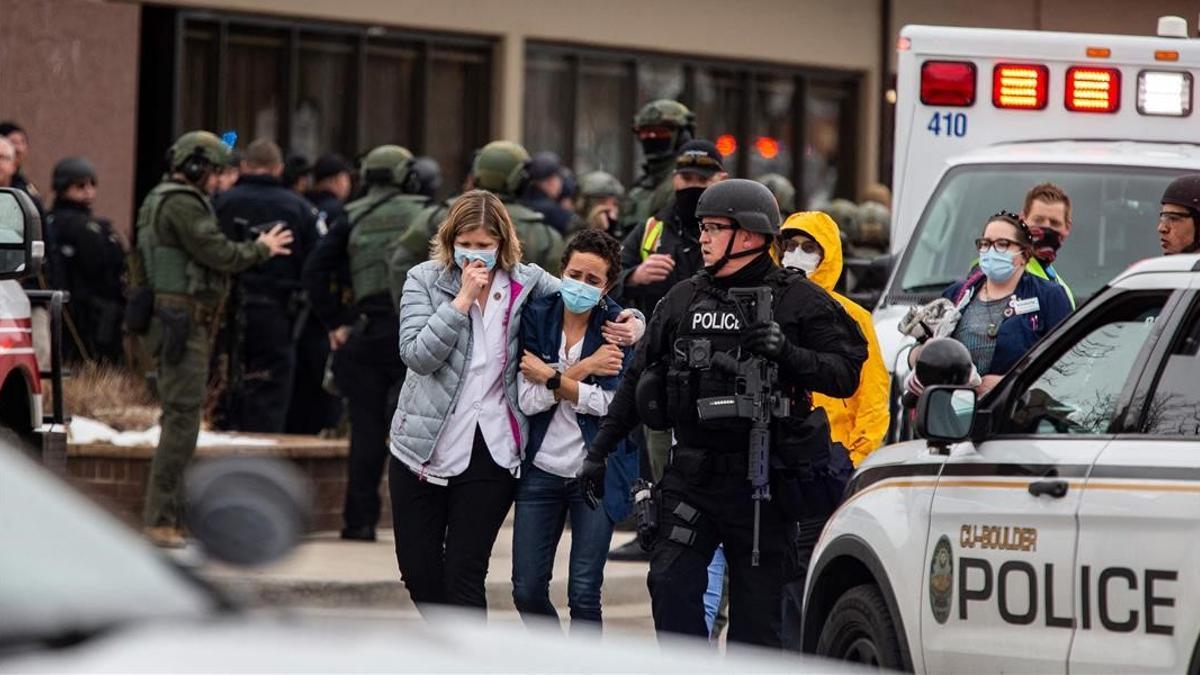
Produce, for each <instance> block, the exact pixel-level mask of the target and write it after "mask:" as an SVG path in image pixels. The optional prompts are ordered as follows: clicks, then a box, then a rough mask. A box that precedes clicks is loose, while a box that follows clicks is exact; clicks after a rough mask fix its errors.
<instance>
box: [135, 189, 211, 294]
mask: <svg viewBox="0 0 1200 675" xmlns="http://www.w3.org/2000/svg"><path fill="white" fill-rule="evenodd" d="M172 197H175V198H189V199H196V200H199V202H200V203H201V204H203V205H204V208H205V210H206V211H208V213H209V214H210V215H212V214H213V212H212V204H210V203H209V201H208V199H207V198H206V197H205V196H204V195H203V194H201V193H200V191H199V190H197V189H196V188H194V187H191V186H190V185H184V184H182V183H176V182H174V181H163V182H162V183H159V184H158V185H156V186H155V187H154V189H153V190H151V191H150V194H148V195H146V200H145V201H144V202H142V207H141V208H140V209H139V210H138V218H137V247H136V249H135V255H131V256H130V257H129V278H130V284H131V285H132V286H134V287H142V288H149V289H151V290H153V291H154V292H155V294H161V293H166V294H177V295H192V294H195V293H197V292H200V291H204V290H213V289H209V288H207V287H206V288H201V287H200V286H202V285H204V284H203V283H202V282H203V281H206V280H207V275H202V274H201V272H202V271H203V270H200V269H198V265H197V264H196V263H195V262H194V261H192V259H191V256H189V255H188V253H187V251H186V250H184V249H183V247H182V246H180V242H179V240H178V237H177V235H176V234H175V233H174V232H170V231H169V230H163V229H162V227H161V220H162V219H161V214H162V207H163V204H165V203H166V202H167V200H168V199H170V198H172ZM213 217H215V216H213ZM201 276H204V277H205V279H201V278H200V277H201Z"/></svg>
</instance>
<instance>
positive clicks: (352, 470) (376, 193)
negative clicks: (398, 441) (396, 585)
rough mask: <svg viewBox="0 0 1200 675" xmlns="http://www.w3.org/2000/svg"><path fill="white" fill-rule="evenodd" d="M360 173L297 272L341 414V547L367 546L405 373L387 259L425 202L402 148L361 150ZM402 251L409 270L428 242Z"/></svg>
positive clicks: (410, 159) (412, 164)
mask: <svg viewBox="0 0 1200 675" xmlns="http://www.w3.org/2000/svg"><path fill="white" fill-rule="evenodd" d="M362 172H363V180H364V182H365V183H366V185H367V193H366V195H365V196H363V197H362V198H360V199H357V200H355V201H353V202H350V203H349V204H347V205H346V219H345V220H344V221H343V222H339V223H337V224H336V225H334V226H333V228H332V229H330V230H329V233H328V234H326V235H325V237H324V238H322V239H321V241H320V243H318V244H317V247H316V250H315V251H314V252H313V254H312V256H311V257H310V258H309V260H308V263H307V264H306V265H305V267H304V286H305V289H306V290H307V291H308V296H309V298H310V299H311V301H312V306H313V310H314V311H315V312H316V314H317V317H318V318H319V319H320V320H321V322H322V323H323V324H324V325H325V328H326V329H327V330H328V331H329V347H330V349H332V350H333V363H332V366H333V377H334V383H335V384H336V385H337V388H338V391H339V392H340V393H341V394H342V395H343V396H344V397H345V398H346V401H347V409H348V411H349V414H350V457H349V461H348V462H347V467H346V468H347V472H348V476H347V484H346V501H345V506H344V508H343V511H342V518H343V528H342V538H343V539H350V540H356V541H374V540H375V527H376V525H377V524H378V522H379V510H380V503H379V481H380V479H381V478H382V477H383V468H384V462H385V460H386V459H387V455H388V445H387V435H388V428H389V424H390V422H391V419H392V412H393V411H394V410H395V409H396V397H397V395H398V394H399V391H400V385H401V383H403V381H404V373H405V369H404V363H403V362H402V361H401V360H400V351H399V349H398V347H397V345H399V341H400V337H399V330H400V322H399V318H398V317H397V315H396V307H397V303H396V302H394V298H393V295H392V291H391V287H390V277H391V276H392V275H393V274H394V270H392V269H391V268H390V266H389V257H390V256H391V255H392V254H393V251H394V250H398V249H399V248H401V247H403V246H405V242H404V241H403V236H404V235H405V234H406V233H409V232H412V231H413V228H412V225H413V224H414V221H415V220H416V218H417V215H418V214H420V213H421V211H422V210H423V209H424V208H425V207H426V206H428V204H429V198H428V197H426V196H424V195H422V194H419V192H420V190H421V180H420V176H419V175H418V173H417V172H416V170H415V162H414V159H413V155H412V153H411V152H409V151H408V150H407V149H406V148H402V147H400V146H398V145H381V146H379V147H377V148H375V149H374V150H371V151H370V152H369V153H367V156H366V157H365V158H364V159H363V163H362ZM417 239H418V240H421V239H422V238H421V237H419V236H418V237H417ZM409 245H410V246H412V248H414V249H416V250H418V251H420V252H421V253H422V255H421V257H420V259H419V260H418V261H417V262H420V261H421V260H424V255H423V254H424V251H427V250H428V238H427V237H426V238H423V240H422V241H417V242H415V243H410V244H409ZM345 268H348V269H349V271H350V282H351V290H352V296H353V300H352V303H351V304H350V305H348V306H347V305H345V304H343V303H342V302H341V298H340V297H338V295H337V294H336V293H334V292H333V288H334V287H335V285H334V283H333V282H334V281H335V280H336V279H337V278H338V276H339V270H341V269H345ZM401 285H402V282H401Z"/></svg>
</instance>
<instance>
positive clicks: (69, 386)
mask: <svg viewBox="0 0 1200 675" xmlns="http://www.w3.org/2000/svg"><path fill="white" fill-rule="evenodd" d="M70 373H71V374H70V376H69V377H66V378H63V403H64V404H65V406H66V410H65V412H66V414H67V415H68V416H76V417H87V418H90V419H94V420H97V421H99V422H103V423H105V424H107V425H109V426H110V427H112V428H114V429H116V430H118V431H140V430H142V429H148V428H150V427H152V426H154V425H155V424H157V423H158V413H159V407H158V404H157V403H156V402H155V400H154V397H153V396H151V394H150V390H149V389H148V388H147V386H146V380H145V378H143V377H142V376H141V375H139V374H137V373H134V372H132V371H130V370H129V369H127V368H123V367H121V366H111V365H102V364H96V363H91V362H88V363H81V364H75V365H72V366H71V367H70ZM46 389H47V390H49V389H50V387H48V386H47V387H46ZM49 398H50V397H49V396H47V400H46V406H47V407H46V410H47V411H49V410H50V408H49V406H50V400H49Z"/></svg>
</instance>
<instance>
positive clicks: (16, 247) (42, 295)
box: [0, 188, 66, 468]
mask: <svg viewBox="0 0 1200 675" xmlns="http://www.w3.org/2000/svg"><path fill="white" fill-rule="evenodd" d="M43 257H44V244H43V242H42V232H41V219H40V217H39V215H38V212H37V209H36V207H35V206H34V204H33V201H32V200H30V198H29V196H28V195H26V194H25V193H24V192H22V191H20V190H14V189H12V188H0V433H2V434H4V435H7V436H9V437H10V438H11V439H12V440H16V441H18V442H19V444H21V445H24V446H26V447H31V446H32V448H33V449H34V450H35V451H40V452H41V454H42V456H43V459H45V460H47V461H48V462H49V463H51V464H52V465H54V464H56V465H57V466H58V468H61V463H62V462H63V461H65V451H66V434H65V431H64V427H63V424H64V422H65V414H64V412H63V400H62V399H63V397H62V378H63V368H62V356H61V355H62V349H61V344H60V343H61V336H62V309H63V304H64V302H65V300H66V297H65V294H64V293H63V292H62V291H26V290H25V289H23V288H22V287H21V284H20V280H21V279H24V278H26V277H28V276H30V275H33V274H35V273H36V271H37V268H38V266H39V265H40V264H41V261H42V258H43ZM31 301H32V303H37V304H40V305H44V306H46V307H47V310H48V312H47V315H48V318H49V321H48V324H49V325H48V330H49V333H50V334H49V335H48V336H47V337H48V338H49V339H48V342H49V344H50V349H49V350H48V351H49V354H50V355H49V358H48V359H46V361H47V362H46V363H39V362H38V358H37V356H36V354H35V350H34V327H33V311H32V307H33V305H32V304H31ZM43 368H44V369H45V370H43ZM47 385H49V386H50V387H51V388H52V390H53V393H52V400H53V402H54V408H53V411H52V413H51V414H50V415H44V414H43V406H42V394H43V388H44V386H47ZM13 437H15V438H13Z"/></svg>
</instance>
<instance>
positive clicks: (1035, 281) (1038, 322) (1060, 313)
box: [942, 268, 1071, 375]
mask: <svg viewBox="0 0 1200 675" xmlns="http://www.w3.org/2000/svg"><path fill="white" fill-rule="evenodd" d="M986 279H987V278H986V277H985V276H984V275H983V272H981V271H979V269H978V268H976V269H973V270H971V273H970V274H968V275H967V278H966V279H964V280H962V281H958V282H955V283H954V284H951V285H950V287H949V288H947V289H946V290H945V291H943V292H942V297H943V298H946V299H947V300H949V301H950V302H953V303H954V305H955V306H956V307H958V308H959V311H962V309H963V307H966V302H964V301H969V300H970V299H972V298H974V297H975V295H976V294H977V293H978V292H979V289H980V288H981V287H982V286H983V284H984V282H985V281H986ZM1014 295H1015V297H1016V299H1017V300H1025V299H1028V298H1037V300H1038V305H1039V309H1038V310H1037V311H1034V312H1030V313H1028V314H1013V315H1012V316H1007V317H1005V318H1004V320H1003V321H1002V322H1001V323H1000V330H999V332H997V333H996V352H995V354H993V355H992V364H991V366H989V367H988V372H986V373H980V375H1003V374H1004V373H1007V372H1008V370H1009V369H1010V368H1012V367H1013V366H1014V365H1016V363H1017V361H1020V360H1021V357H1022V356H1025V353H1026V352H1028V351H1029V350H1030V349H1031V348H1032V347H1033V345H1034V344H1036V343H1037V341H1038V340H1040V339H1042V337H1043V336H1045V335H1046V334H1047V333H1049V332H1050V331H1051V330H1052V329H1053V328H1054V327H1055V326H1057V325H1058V324H1059V323H1060V322H1062V320H1063V319H1065V318H1067V316H1068V315H1070V313H1071V300H1070V299H1069V298H1068V297H1067V292H1066V291H1064V290H1063V289H1062V287H1061V286H1059V285H1058V284H1056V283H1054V282H1053V281H1046V280H1045V279H1041V278H1039V277H1037V276H1035V275H1033V274H1028V273H1026V274H1022V275H1021V280H1020V281H1018V282H1017V289H1016V291H1015V293H1014Z"/></svg>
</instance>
